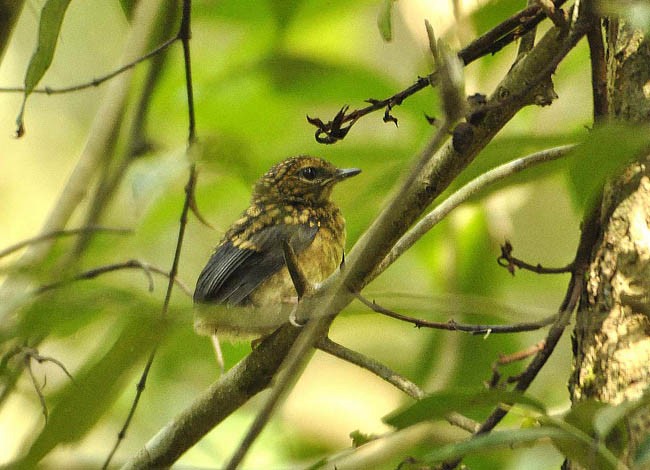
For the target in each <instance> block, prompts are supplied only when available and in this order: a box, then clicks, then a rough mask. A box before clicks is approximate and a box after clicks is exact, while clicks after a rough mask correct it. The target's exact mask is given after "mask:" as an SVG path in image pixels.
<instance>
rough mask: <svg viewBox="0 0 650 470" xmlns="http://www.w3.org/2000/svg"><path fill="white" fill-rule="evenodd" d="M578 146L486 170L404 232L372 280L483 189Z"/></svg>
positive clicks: (548, 151) (534, 155) (553, 149)
mask: <svg viewBox="0 0 650 470" xmlns="http://www.w3.org/2000/svg"><path fill="white" fill-rule="evenodd" d="M574 147H575V146H574V145H563V146H560V147H554V148H551V149H547V150H542V151H540V152H536V153H533V154H531V155H528V156H525V157H522V158H518V159H516V160H512V161H510V162H508V163H504V164H503V165H499V166H498V167H496V168H493V169H492V170H490V171H488V172H486V173H483V174H482V175H480V176H478V177H477V178H475V179H473V180H472V181H470V182H469V183H467V184H466V185H465V186H463V187H462V188H460V189H459V190H458V191H456V192H455V193H453V194H452V195H451V196H449V197H448V198H447V199H445V200H444V201H442V202H441V203H440V204H439V205H438V206H437V207H436V208H435V209H434V210H432V211H431V212H429V213H428V214H427V215H425V216H424V217H423V218H422V219H421V220H420V221H419V222H418V223H417V224H416V225H415V226H414V227H412V228H411V229H410V230H409V231H408V232H406V234H404V235H403V236H402V237H401V238H400V239H399V240H398V241H397V243H395V246H394V247H393V248H392V249H391V250H390V252H389V253H388V255H387V256H386V257H385V258H384V259H383V261H382V262H381V263H380V264H379V265H378V266H377V268H376V269H375V270H374V271H373V273H372V275H371V279H374V278H376V277H377V276H378V275H379V274H381V273H382V272H384V271H385V270H386V268H388V267H389V266H390V265H391V264H393V263H394V262H395V260H397V258H399V257H400V256H401V255H402V254H404V253H405V252H406V251H407V250H408V249H409V248H411V247H412V246H413V245H414V244H415V242H417V241H418V240H419V239H420V238H422V237H423V236H424V235H425V234H426V233H427V232H428V231H429V230H431V229H432V228H433V227H434V226H435V225H436V224H438V222H440V221H441V220H442V219H444V218H445V217H446V216H447V215H448V214H449V213H450V212H451V211H452V210H454V209H455V208H457V207H458V206H460V205H461V204H463V203H464V202H467V201H468V200H470V199H471V198H472V197H473V196H475V195H476V194H478V193H479V192H481V191H483V190H484V189H486V188H487V187H489V186H491V185H493V184H494V183H496V182H498V181H501V180H503V179H505V178H507V177H509V176H512V175H514V174H517V173H519V172H521V171H523V170H526V169H528V168H530V167H532V166H535V165H538V164H540V163H544V162H550V161H553V160H557V159H559V158H562V157H565V156H566V155H567V154H568V153H569V152H570V151H571V150H572V149H573V148H574Z"/></svg>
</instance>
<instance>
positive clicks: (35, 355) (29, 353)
mask: <svg viewBox="0 0 650 470" xmlns="http://www.w3.org/2000/svg"><path fill="white" fill-rule="evenodd" d="M17 352H18V353H21V354H23V363H24V365H25V368H26V369H27V372H28V373H29V377H30V379H31V381H32V385H33V386H34V390H35V391H36V395H38V401H39V402H40V403H41V409H42V411H43V417H44V418H45V422H46V423H47V419H48V415H49V413H48V410H47V403H46V401H45V395H44V394H43V388H44V387H45V383H43V385H41V384H39V383H38V380H37V379H36V375H35V374H34V370H33V369H32V360H35V361H37V362H38V363H39V364H42V363H43V362H51V363H53V364H55V365H57V366H58V367H59V368H60V369H61V370H62V371H63V372H64V373H65V375H67V376H68V378H69V379H70V380H72V381H73V382H74V379H73V378H72V374H70V372H68V369H66V367H65V365H63V363H62V362H61V361H59V360H58V359H56V358H54V357H50V356H41V355H40V354H39V352H38V351H37V350H36V349H35V348H30V347H27V346H23V347H19V348H17Z"/></svg>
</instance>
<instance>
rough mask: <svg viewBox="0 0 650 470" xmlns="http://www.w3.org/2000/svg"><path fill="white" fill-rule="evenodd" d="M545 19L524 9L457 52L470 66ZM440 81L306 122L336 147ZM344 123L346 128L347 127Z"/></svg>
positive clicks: (423, 80) (422, 81) (424, 81)
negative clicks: (371, 117)
mask: <svg viewBox="0 0 650 470" xmlns="http://www.w3.org/2000/svg"><path fill="white" fill-rule="evenodd" d="M563 3H564V0H557V1H556V2H555V4H556V5H557V6H559V5H561V4H563ZM544 18H546V15H545V14H544V13H543V12H542V10H541V7H540V6H539V5H533V6H531V7H528V8H525V9H524V10H522V11H520V12H518V13H516V14H515V15H513V16H512V17H510V18H508V19H507V20H505V21H503V22H501V23H500V24H499V25H497V26H496V27H494V28H493V29H491V30H490V31H488V32H486V33H485V34H483V35H482V36H481V37H479V38H477V39H476V40H474V41H472V43H470V44H469V45H467V47H465V48H463V49H461V50H460V51H459V52H458V57H459V59H460V60H461V61H462V63H463V64H464V65H468V64H470V63H471V62H473V61H475V60H476V59H478V58H480V57H483V56H485V55H487V54H495V53H496V52H498V51H499V50H501V49H503V48H504V47H505V46H506V45H508V44H510V43H512V42H513V41H515V40H516V39H518V38H519V37H521V36H522V35H523V34H524V33H525V32H526V31H529V30H530V29H532V28H535V27H536V26H537V25H538V24H539V23H540V22H541V21H542V20H543V19H544ZM437 80H438V74H437V72H433V73H432V74H430V75H428V76H426V77H420V78H418V79H417V81H416V82H415V83H414V84H413V85H411V86H409V87H408V88H406V89H405V90H402V91H400V92H399V93H396V94H394V95H393V96H391V97H389V98H386V99H383V100H377V99H368V100H366V101H367V102H369V103H370V106H366V107H365V108H361V109H355V110H353V111H350V112H349V113H348V112H347V111H348V106H343V107H342V108H341V109H340V111H339V112H338V113H337V114H336V116H335V117H334V118H333V119H332V120H331V121H329V122H327V123H325V122H323V121H322V120H321V119H319V118H310V117H309V116H307V121H308V122H309V123H310V124H312V125H314V126H316V128H317V130H316V133H315V138H316V141H318V142H319V143H322V144H333V143H336V142H338V141H339V140H342V139H344V138H345V137H346V135H347V134H348V132H349V131H350V128H351V127H352V126H353V125H354V124H355V123H356V122H357V121H358V120H359V119H360V118H362V117H363V116H365V115H367V114H370V113H372V112H375V111H378V110H380V109H385V110H386V112H385V114H384V122H397V119H396V118H395V117H393V116H392V115H391V114H390V111H391V110H392V109H393V108H394V107H395V106H399V105H401V104H402V103H403V102H404V100H406V99H407V98H408V97H410V96H412V95H414V94H416V93H418V92H419V91H421V90H423V89H425V88H427V87H428V86H430V85H433V84H435V83H436V82H437ZM345 124H347V126H344V125H345Z"/></svg>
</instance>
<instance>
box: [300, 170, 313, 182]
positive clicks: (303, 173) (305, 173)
mask: <svg viewBox="0 0 650 470" xmlns="http://www.w3.org/2000/svg"><path fill="white" fill-rule="evenodd" d="M299 174H300V177H301V178H304V179H306V180H308V181H313V180H314V179H315V178H316V168H314V167H313V166H308V167H306V168H303V169H301V170H300V172H299Z"/></svg>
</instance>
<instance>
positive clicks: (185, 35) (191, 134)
mask: <svg viewBox="0 0 650 470" xmlns="http://www.w3.org/2000/svg"><path fill="white" fill-rule="evenodd" d="M191 13H192V2H191V0H183V16H182V18H181V25H180V29H179V33H178V36H177V38H178V39H180V40H181V42H182V44H183V52H184V55H183V57H184V60H185V86H186V90H187V99H188V116H189V118H188V120H189V126H188V127H189V131H188V152H189V151H190V150H191V147H192V145H193V144H194V142H195V141H196V120H195V119H196V118H195V114H194V102H193V92H192V74H191V65H190V45H189V41H190V24H191ZM189 170H190V171H189V176H188V181H187V184H186V185H185V201H184V203H183V209H182V210H181V215H180V221H179V227H178V236H177V239H176V248H175V249H174V260H173V261H172V267H171V269H170V270H169V283H168V284H167V290H166V292H165V300H164V301H163V305H162V310H161V313H160V316H161V318H162V319H164V318H165V317H166V316H167V314H168V311H169V302H170V300H171V295H172V291H173V286H174V281H175V279H176V275H177V273H178V265H179V263H180V257H181V248H182V247H183V240H184V238H185V227H186V226H187V214H188V212H189V210H190V203H191V201H192V198H193V194H194V190H195V187H196V178H197V174H196V165H195V164H194V163H192V164H191V165H190V168H189ZM157 350H158V345H157V344H156V345H155V346H154V348H153V349H152V350H151V353H150V354H149V358H148V359H147V363H146V365H145V367H144V369H143V371H142V375H141V376H140V380H139V381H138V384H137V386H136V393H135V397H134V399H133V403H132V404H131V408H130V410H129V413H128V415H127V418H126V420H125V421H124V424H123V425H122V429H120V432H119V433H118V435H117V439H116V441H115V444H114V445H113V448H112V449H111V451H110V453H109V454H108V456H107V457H106V460H105V462H104V464H103V465H102V469H106V468H108V466H109V465H110V463H111V460H112V459H113V456H114V455H115V452H116V451H117V449H118V448H119V446H120V443H121V442H122V441H123V440H124V437H125V436H126V432H127V430H128V429H129V425H130V424H131V420H132V419H133V416H134V414H135V410H136V409H137V407H138V403H139V402H140V398H141V396H142V393H143V392H144V388H145V385H146V383H147V378H148V377H149V371H150V370H151V366H152V365H153V361H154V358H155V357H156V351H157Z"/></svg>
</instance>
